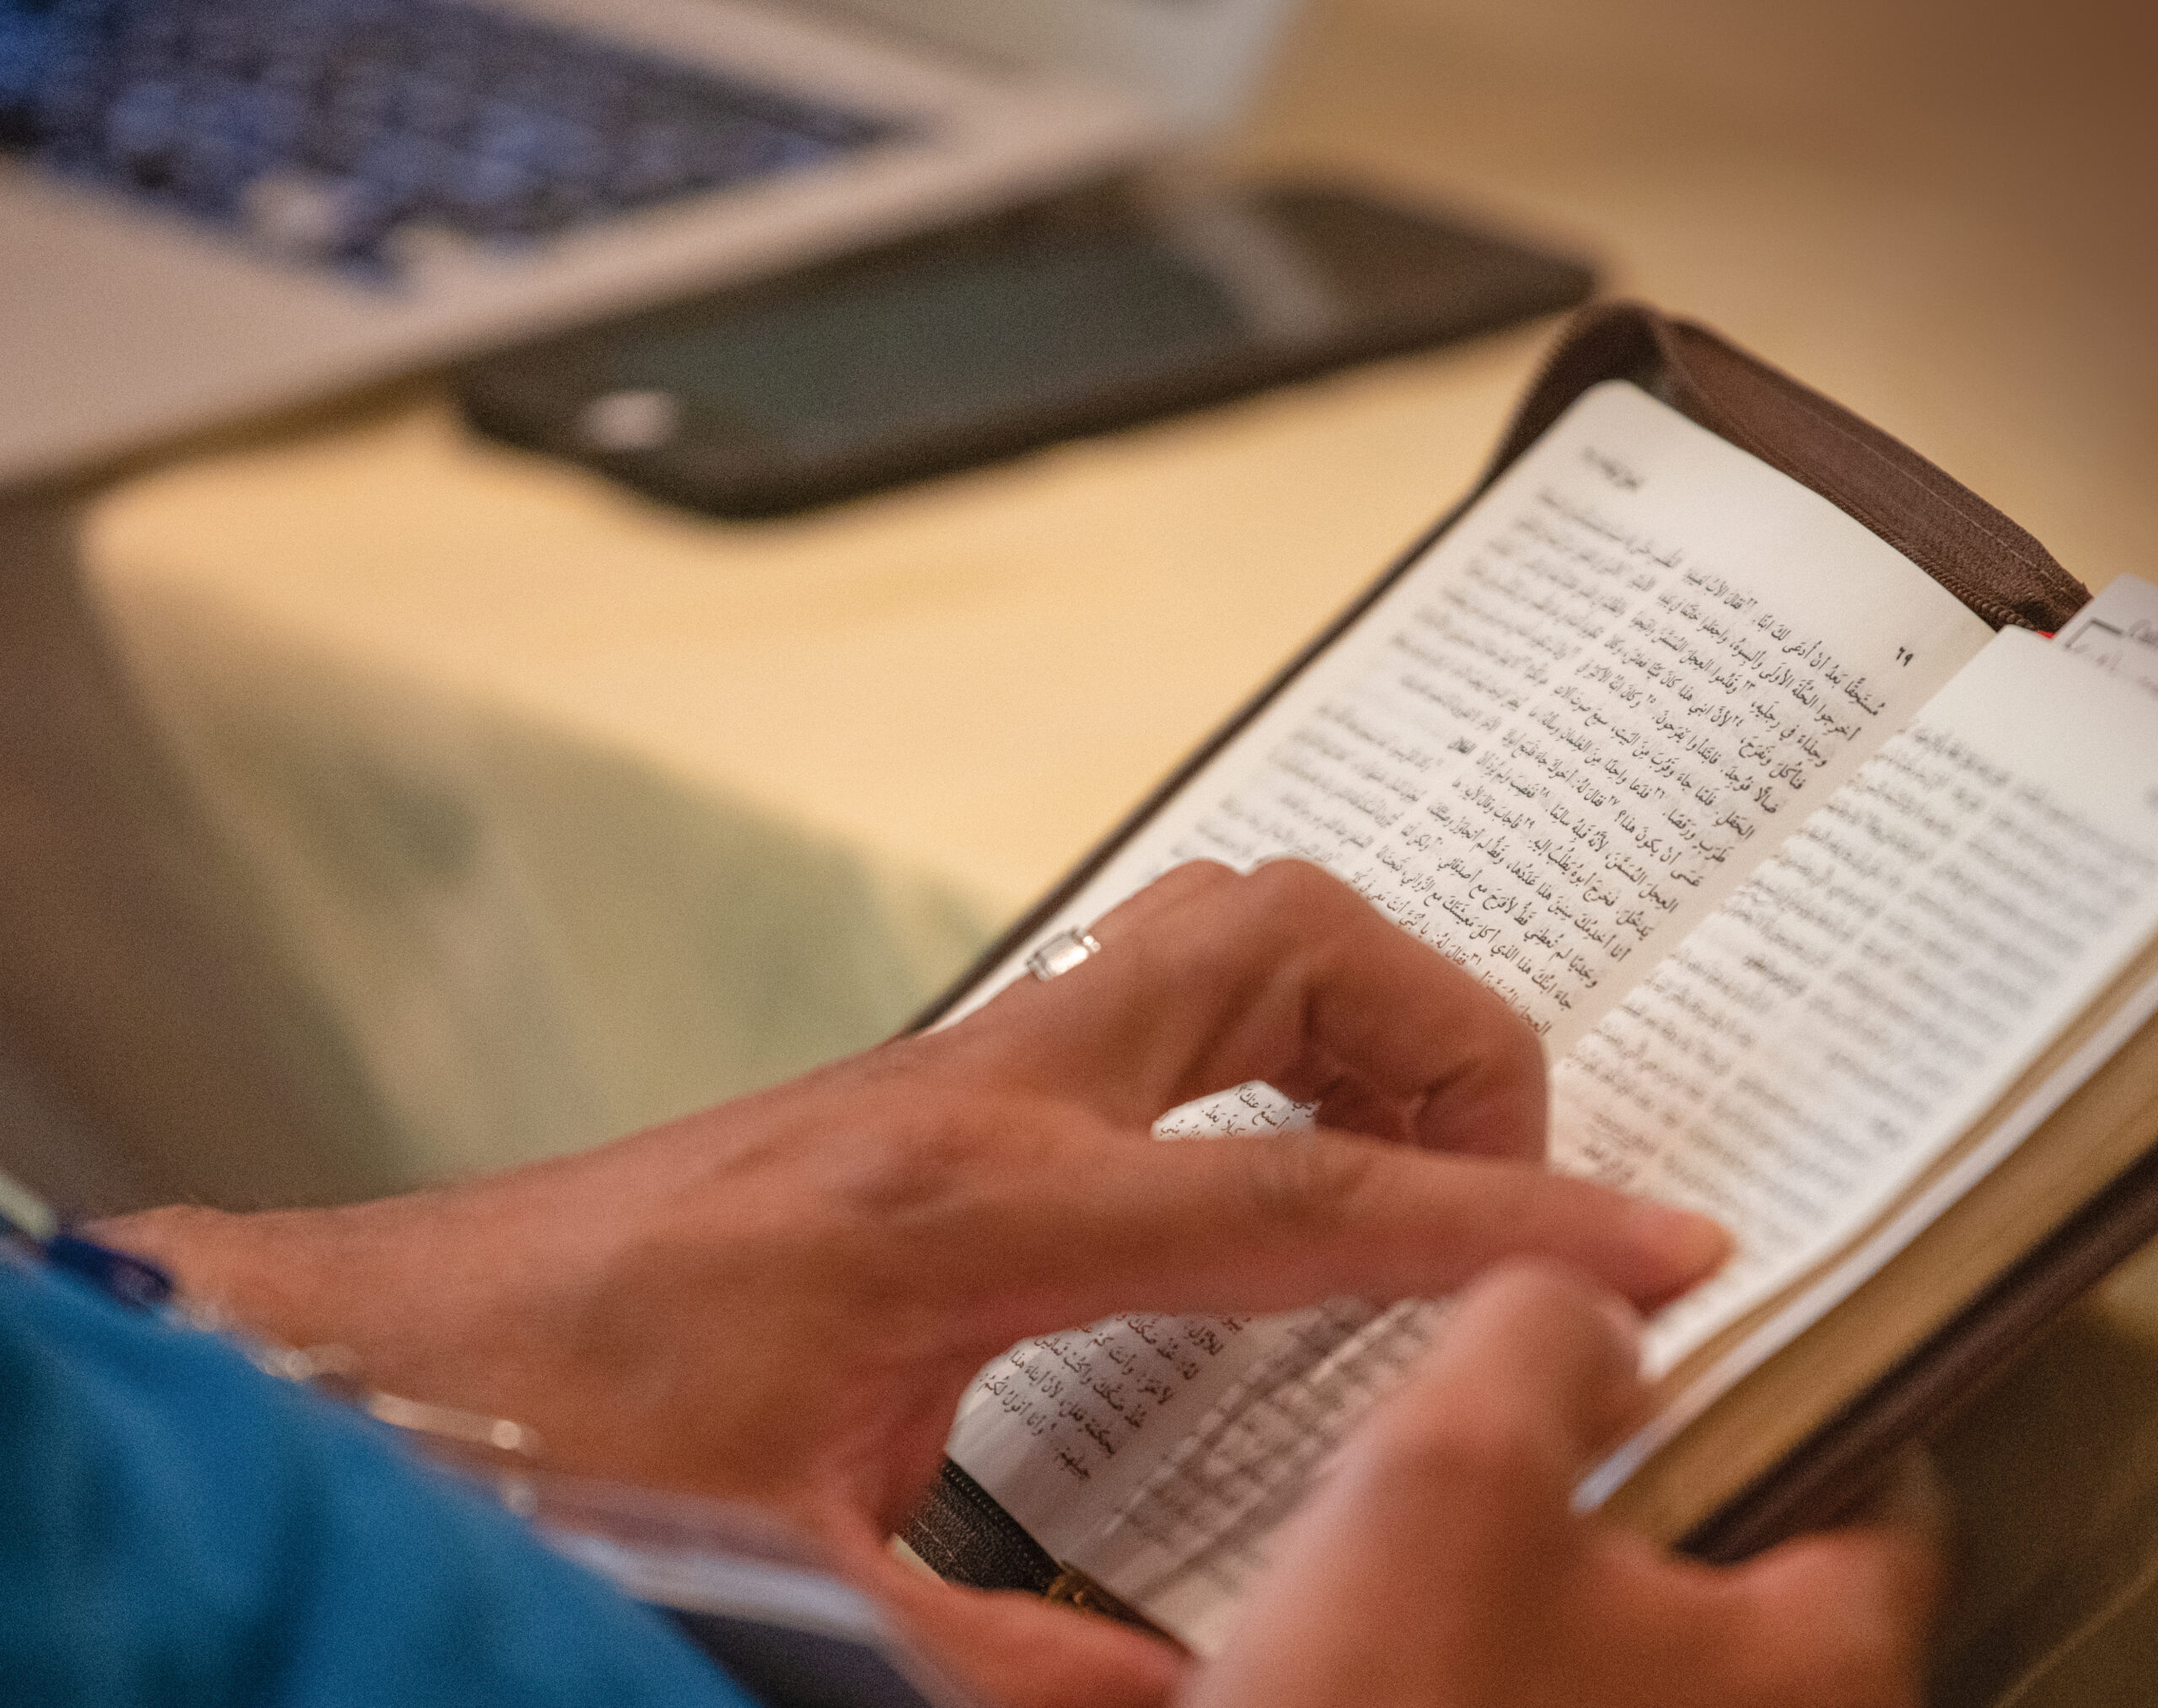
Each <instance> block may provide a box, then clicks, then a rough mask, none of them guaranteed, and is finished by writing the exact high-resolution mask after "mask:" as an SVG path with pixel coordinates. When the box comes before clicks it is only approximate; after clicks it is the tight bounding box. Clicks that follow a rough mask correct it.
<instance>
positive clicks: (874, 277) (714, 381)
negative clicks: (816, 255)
mask: <svg viewBox="0 0 2158 1708" xmlns="http://www.w3.org/2000/svg"><path fill="white" fill-rule="evenodd" d="M1242 336H1243V323H1242V320H1241V319H1240V317H1239V315H1238V314H1237V307H1236V304H1235V303H1234V301H1233V300H1232V298H1230V296H1229V294H1228V293H1227V292H1226V291H1225V290H1224V289H1223V288H1222V287H1221V285H1220V284H1218V283H1217V282H1216V281H1215V280H1214V279H1213V278H1212V277H1210V276H1209V275H1208V274H1207V273H1206V272H1205V271H1203V270H1202V269H1201V267H1200V266H1199V265H1197V264H1196V263H1195V262H1194V261H1193V260H1190V259H1188V258H1186V257H1185V256H1184V255H1180V254H1178V252H1176V251H1175V250H1172V249H1170V248H1169V247H1168V246H1167V245H1166V244H1162V243H1161V242H1159V241H1158V240H1156V239H1153V238H1152V237H1151V234H1147V233H1145V232H1131V233H1125V234H1114V235H1109V236H1104V237H1101V238H1097V239H1091V240H1087V241H1064V242H1060V243H1055V244H1047V243H1044V244H1030V245H1027V246H1024V247H1022V248H1019V249H1017V250H1014V251H1012V252H1008V253H1003V254H993V253H991V254H964V253H963V254H959V255H948V256H941V257H931V258H926V259H922V260H916V261H915V263H914V264H913V265H911V266H908V267H905V268H904V269H895V270H894V271H889V272H882V273H868V274H865V275H862V276H859V277H853V278H848V279H844V280H837V281H834V282H830V283H827V284H824V285H823V286H821V287H813V288H811V289H809V290H807V291H804V292H803V293H799V294H797V295H795V296H792V297H790V298H786V299H785V300H781V301H774V302H768V303H759V304H749V305H744V306H743V307H741V308H738V309H735V310H734V311H733V312H732V313H722V314H718V315H716V316H715V317H713V318H712V319H711V320H706V321H705V322H703V323H702V324H701V325H690V326H683V327H679V328H674V329H666V328H661V329H658V330H654V331H653V332H652V334H651V335H650V336H647V337H646V338H645V339H643V340H641V341H637V342H635V343H631V344H625V345H620V346H616V348H615V351H614V352H613V357H612V360H611V361H609V363H608V364H607V366H608V369H609V373H608V378H609V380H610V381H611V382H612V384H614V385H615V387H616V388H619V389H620V390H622V391H628V392H640V391H645V390H649V389H665V390H666V391H667V392H668V393H669V394H670V395H672V396H673V397H674V400H675V401H676V403H677V405H678V406H679V408H680V409H681V411H683V415H684V420H683V422H681V426H680V430H681V431H682V432H683V433H684V435H685V436H689V437H700V436H703V435H706V434H709V433H711V432H714V431H719V432H727V433H729V434H735V435H743V436H747V437H751V438H760V439H764V440H767V441H770V442H771V443H773V444H774V446H775V447H776V448H780V449H781V450H783V451H784V452H785V453H786V454H790V455H792V456H794V457H798V458H805V459H808V458H816V457H821V456H824V455H828V454H831V453H834V452H835V451H839V450H840V449H845V448H853V447H856V446H857V445H859V444H861V443H862V442H864V441H872V442H873V441H878V440H882V441H888V442H889V441H899V440H906V439H911V438H917V437H920V436H922V435H926V434H931V433H936V432H942V431H947V430H949V429H952V428H955V427H964V426H965V425H966V424H968V423H969V422H976V421H979V420H980V419H981V418H982V417H983V416H985V415H988V414H991V413H996V412H1004V411H1014V410H1017V411H1033V410H1036V409H1053V408H1055V406H1057V405H1059V404H1060V403H1062V402H1064V401H1066V400H1068V399H1071V398H1074V397H1087V396H1092V395H1096V394H1098V393H1099V392H1101V391H1103V390H1104V389H1109V388H1112V387H1114V386H1118V385H1122V384H1130V383H1133V382H1135V381H1138V380H1143V379H1148V378H1150V377H1151V376H1153V375H1155V374H1157V373H1161V372H1162V370H1163V368H1165V367H1175V366H1180V365H1182V364H1184V363H1187V362H1190V361H1194V360H1203V359H1205V358H1206V357H1210V356H1215V355H1218V354H1220V353H1221V352H1225V351H1228V350H1232V349H1233V348H1235V347H1236V346H1237V344H1238V343H1239V342H1240V341H1241V339H1242Z"/></svg>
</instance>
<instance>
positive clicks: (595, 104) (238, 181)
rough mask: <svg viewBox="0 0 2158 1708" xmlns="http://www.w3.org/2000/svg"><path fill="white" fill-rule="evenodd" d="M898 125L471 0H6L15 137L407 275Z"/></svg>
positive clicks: (250, 231) (164, 199)
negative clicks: (430, 252)
mask: <svg viewBox="0 0 2158 1708" xmlns="http://www.w3.org/2000/svg"><path fill="white" fill-rule="evenodd" d="M895 128H896V127H895V126H892V125H890V124H888V123H884V122H880V121H873V120H869V119H866V118H863V117H861V116H859V115H853V114H850V113H845V112H841V111H839V110H834V109H830V108H826V107H822V106H817V105H809V104H808V103H805V102H803V101H801V100H799V99H793V98H790V97H787V96H783V95H779V94H774V93H772V92H770V91H767V90H763V89H758V88H755V87H754V86H753V85H750V84H748V83H737V82H733V81H732V80H729V79H727V78H722V77H720V76H717V75H715V74H713V73H710V72H706V71H704V70H702V69H701V68H696V67H689V66H686V65H683V64H679V63H677V62H671V61H668V60H665V59H663V58H660V57H658V56H652V55H647V54H642V53H639V52H636V51H632V50H627V49H625V48H622V47H620V46H615V45H612V44H609V43H606V42H603V41H600V40H597V39H594V38H592V37H588V36H585V35H579V34H577V33H576V32H574V31H572V30H564V29H559V28H556V27H553V26H550V25H547V24H539V23H535V22H528V21H526V20H524V19H519V18H517V17H514V16H513V15H511V14H509V13H501V12H493V11H490V10H487V9H486V8H482V7H480V6H474V5H468V4H464V3H460V0H0V145H4V146H6V147H8V148H12V149H14V150H18V151H20V152H22V153H26V154H28V155H29V156H30V157H31V158H34V159H35V160H37V161H38V162H40V164H43V165H44V166H46V167H47V168H50V169H52V170H54V171H56V172H59V173H62V174H63V175H66V176H67V177H69V178H72V179H75V180H83V181H88V182H89V183H93V184H96V185H103V186H105V187H107V188H110V189H113V190H117V191H122V192H124V193H126V195H128V196H132V197H134V198H137V199H138V200H144V201H149V202H152V203H154V204H156V205H158V206H159V207H164V208H167V209H169V210H173V211H175V212H180V213H184V214H185V215H188V216H191V217H192V218H196V219H198V220H201V221H207V222H209V223H213V224H215V225H217V226H220V227H223V228H226V229H228V231H230V232H232V233H233V234H235V235H237V236H240V237H243V238H244V239H247V240H249V241H250V242H251V243H253V244H256V245H257V246H260V247H265V248H267V249H269V250H273V251H276V252H277V253H279V254H282V255H287V256H289V257H292V258H294V259H298V260H307V261H310V262H313V263H316V264H319V265H325V266H332V267H335V268H337V269H339V270H341V271H344V272H346V273H347V274H352V275H357V276H358V277H362V278H366V279H368V280H371V281H373V282H382V283H389V282H395V279H396V277H397V276H398V273H399V271H400V265H401V263H402V262H404V261H405V260H407V259H409V256H410V254H411V250H410V247H409V245H410V244H411V243H412V242H413V241H415V239H416V234H419V233H421V232H424V231H435V232H442V231H448V232H451V233H454V234H458V235H459V236H460V237H462V238H464V239H476V240H479V241H481V242H485V243H488V244H495V245H513V244H518V243H521V242H527V241H529V240H531V239H535V238H539V237H543V236H545V235H546V234H550V233H554V232H559V231H563V230H566V229H569V228H573V227H577V226H582V225H587V224H590V223H593V222H594V221H598V220H602V219H604V218H607V217H609V215H612V214H615V213H620V212H625V211H627V210H630V209H633V208H641V207H652V206H654V205H656V204H658V203H662V202H666V201H674V200H675V199H677V198H679V197H682V196H692V195H696V194H699V193H701V192H703V191H711V190H717V189H721V188H723V187H726V186H727V185H738V184H742V183H744V182H747V181H749V180H754V179H758V178H763V177H767V176H770V175H773V174H775V173H780V172H787V171H793V170H798V169H802V168H803V167H807V166H813V165H816V164H819V163H821V162H824V161H827V160H829V159H832V158H835V156H838V155H841V154H845V153H849V152H851V151H852V150H855V149H858V148H865V147H867V146H868V145H870V144H872V143H874V142H880V141H883V140H885V139H887V138H888V137H890V136H892V135H893V134H894V131H895Z"/></svg>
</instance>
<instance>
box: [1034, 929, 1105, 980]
mask: <svg viewBox="0 0 2158 1708" xmlns="http://www.w3.org/2000/svg"><path fill="white" fill-rule="evenodd" d="M1101 952H1102V946H1101V945H1100V944H1099V943H1096V942H1095V941H1094V940H1093V938H1092V937H1089V936H1087V933H1086V932H1083V931H1060V932H1058V933H1057V934H1056V935H1055V937H1051V938H1049V941H1048V942H1046V943H1044V944H1043V945H1042V946H1041V947H1040V948H1038V949H1036V950H1035V951H1034V952H1033V953H1032V954H1030V955H1028V957H1027V970H1028V972H1030V973H1032V974H1033V975H1034V976H1035V977H1036V978H1038V979H1039V980H1041V981H1042V982H1043V983H1044V984H1047V983H1048V982H1049V980H1051V979H1060V978H1062V977H1063V976H1064V975H1066V973H1068V972H1070V971H1071V969H1073V968H1074V967H1076V966H1077V965H1078V964H1080V963H1081V962H1082V961H1083V960H1086V959H1089V958H1090V957H1092V956H1094V955H1098V954H1099V953H1101Z"/></svg>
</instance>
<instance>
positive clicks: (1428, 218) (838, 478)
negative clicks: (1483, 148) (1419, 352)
mask: <svg viewBox="0 0 2158 1708" xmlns="http://www.w3.org/2000/svg"><path fill="white" fill-rule="evenodd" d="M1594 282H1595V281H1594V276H1593V274H1592V271H1591V270H1590V268H1589V267H1588V266H1586V265H1585V264H1584V263H1583V262H1581V260H1577V259H1574V258H1570V257H1568V256H1565V255H1551V254H1547V253H1544V252H1543V251H1542V250H1537V249H1533V248H1530V247H1527V246H1526V245H1524V244H1520V243H1517V242H1515V241H1512V240H1511V239H1507V238H1506V237H1503V236H1500V235H1498V234H1494V233H1491V232H1488V231H1482V230H1479V229H1476V228H1473V227H1470V226H1467V225H1463V224H1459V223H1455V222H1453V221H1452V220H1448V219H1444V218H1436V217H1434V216H1432V215H1431V214H1428V213H1424V212H1416V211H1414V210H1411V209H1409V208H1406V207H1399V206H1396V205H1394V204H1393V203H1391V202H1388V201H1380V200H1377V199H1375V198H1372V197H1370V196H1364V195H1361V194H1358V193H1355V192H1352V191H1344V190H1339V189H1334V188H1327V187H1322V186H1312V185H1277V186H1273V187H1257V188H1248V189H1237V188H1231V187H1226V186H1214V187H1211V188H1205V189H1193V188H1189V187H1186V188H1181V189H1174V190H1172V189H1167V188H1163V187H1161V186H1159V185H1143V184H1141V185H1119V186H1110V187H1106V188H1103V189H1100V190H1097V191H1090V192H1087V193H1082V194H1078V195H1074V196H1066V197H1064V198H1061V199H1060V200H1058V201H1053V202H1049V203H1045V204H1042V205H1039V206H1035V207H1028V208H1025V209H1022V210H1018V211H1016V212H1008V213H1005V214H1001V215H999V216H997V217H996V218H989V219H984V220H980V221H977V222H975V223H973V224H970V225H968V226H965V227H963V228H958V229H954V230H948V231H942V232H938V233H936V234H931V235H928V236H924V237H917V238H914V239H909V240H908V241H906V242H904V243H899V244H893V245H890V246H888V247H887V248H884V249H881V250H875V251H872V252H870V253H867V254H862V255H854V256H851V257H849V258H847V259H845V260H839V261H834V262H829V263H827V264H824V265H822V266H817V267H813V268H810V269H808V270H806V271H800V272H796V273H792V274H789V275H786V276H785V277H780V278H776V279H769V280H765V281H762V282H759V283H756V284H754V285H751V286H747V287H738V288H735V289H731V290H728V291H725V292H722V293H717V294H714V295H711V296H706V297H703V298H697V299H695V300H693V301H689V302H683V303H674V304H671V305H669V306H668V307H666V308H663V309H653V310H650V311H647V312H645V313H642V314H636V315H635V316H632V317H631V318H629V319H625V320H617V321H613V322H610V323H608V324H606V325H599V326H594V327H588V328H583V329H580V330H577V331H575V332H572V333H568V334H566V335H562V336H556V337H553V338H550V339H548V340H547V341H545V342H542V343H539V344H534V345H528V346H523V347H522V348H519V349H516V350H513V351H508V352H503V353H502V354H498V355H495V356H491V357H485V358H483V359H481V360H480V361H477V362H475V363H470V364H469V365H468V366H466V367H465V368H463V369H461V370H460V371H459V373H458V374H457V376H456V380H455V384H456V389H457V392H458V395H459V400H461V402H462V404H463V406H464V411H465V414H466V416H467V417H468V418H469V419H470V422H472V424H473V425H474V426H475V427H478V428H479V429H480V431H481V432H486V433H490V434H492V435H494V436H495V437H497V438H502V439H507V440H508V441H510V442H511V443H514V444H518V445H523V446H525V447H528V448H532V449H535V450H541V451H546V452H550V453H553V454H557V455H561V456H565V457H570V458H574V459H577V461H579V462H582V463H588V464H589V465H593V467H595V468H599V469H601V470H604V471H605V472H606V473H608V474H609V475H613V476H615V478H616V479H619V480H620V481H625V482H626V483H628V484H629V485H631V486H635V487H637V488H639V489H641V491H647V492H650V493H653V494H656V495H657V496H658V497H662V498H666V499H670V500H673V501H674V502H678V503H682V504H686V505H690V506H692V507H694V508H698V509H701V510H707V511H711V512H713V513H717V514H720V515H726V516H770V515H777V514H782V513H786V512H790V511H796V510H801V509H804V508H808V507H810V506H813V505H817V504H822V503H827V502H831V501H833V500H835V499H839V498H844V497H851V496H852V495H854V494H856V493H861V492H866V491H872V490H873V489H875V488H878V487H880V486H892V485H895V484H897V483H899V482H901V481H911V480H917V479H920V478H921V477H923V476H926V475H936V474H941V473H944V472H947V471H949V470H955V469H961V468H966V467H969V466H971V465H975V464H979V463H983V462H987V461H990V460H992V459H996V458H1000V457H1006V456H1010V455H1012V454H1015V453H1017V452H1021V451H1024V450H1028V449H1031V448H1034V447H1037V446H1039V445H1044V444H1047V443H1052V442H1054V441H1055V440H1059V439H1065V438H1074V437H1076V436H1078V435H1081V434H1085V433H1092V432H1103V431H1105V430H1107V429H1109V428H1112V427H1124V426H1127V425H1130V423H1133V422H1141V421H1145V420H1148V419H1150V418H1152V417H1156V416H1163V415H1168V414H1171V413H1173V412H1175V411H1179V410H1185V409H1189V408H1193V407H1194V406H1199V405H1201V404H1206V403H1212V402H1216V401H1218V400H1221V399H1224V398H1228V397H1233V396H1237V395H1241V394H1244V393H1248V392H1252V391H1256V390H1259V389H1262V388H1264V387H1266V386H1270V385H1274V384H1280V382H1282V381H1285V380H1290V379H1298V378H1302V377H1304V376H1307V375H1310V374H1314V373H1321V372H1323V371H1324V370H1326V369H1328V368H1339V367H1341V366H1343V365H1345V364H1346V363H1353V362H1358V361H1362V360H1366V359H1368V358H1370V357H1377V356H1382V355H1389V354H1393V353H1395V352H1401V351H1406V350H1413V349H1417V348H1420V347H1422V346H1428V345H1433V344H1439V343H1443V342H1446V341H1449V340H1452V339H1457V338H1465V337H1468V336H1471V335H1473V334H1475V333H1479V332H1484V331H1489V330H1493V329H1495V328H1497V327H1500V326H1504V325H1510V324H1511V323H1513V322H1515V321H1518V320H1526V319H1528V318H1530V317H1532V316H1534V315H1538V314H1548V313H1550V312H1552V311H1553V310H1555V309H1563V308H1566V307H1568V306H1570V305H1571V304H1573V303H1578V302H1580V301H1581V299H1582V298H1585V297H1586V296H1587V295H1588V294H1589V292H1590V291H1591V289H1592V287H1593V285H1594Z"/></svg>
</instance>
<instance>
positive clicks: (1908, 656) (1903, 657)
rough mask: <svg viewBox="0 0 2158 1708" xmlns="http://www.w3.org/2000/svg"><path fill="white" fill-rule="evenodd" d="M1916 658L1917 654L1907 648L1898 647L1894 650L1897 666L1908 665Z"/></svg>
mask: <svg viewBox="0 0 2158 1708" xmlns="http://www.w3.org/2000/svg"><path fill="white" fill-rule="evenodd" d="M1917 657H1918V654H1917V653H1914V652H1913V651H1912V650H1911V649H1910V648H1909V647H1897V648H1896V662H1897V663H1898V664H1908V663H1910V662H1911V660H1912V659H1914V658H1917Z"/></svg>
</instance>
